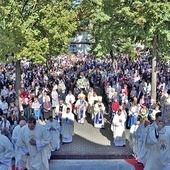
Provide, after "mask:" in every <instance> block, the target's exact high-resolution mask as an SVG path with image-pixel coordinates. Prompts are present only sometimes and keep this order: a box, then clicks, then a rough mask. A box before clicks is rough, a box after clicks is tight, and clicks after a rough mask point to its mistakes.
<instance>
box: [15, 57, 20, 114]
mask: <svg viewBox="0 0 170 170" xmlns="http://www.w3.org/2000/svg"><path fill="white" fill-rule="evenodd" d="M15 71H16V72H15V74H16V84H15V90H16V106H17V107H18V109H19V111H21V100H20V90H21V65H20V60H17V61H16V70H15Z"/></svg>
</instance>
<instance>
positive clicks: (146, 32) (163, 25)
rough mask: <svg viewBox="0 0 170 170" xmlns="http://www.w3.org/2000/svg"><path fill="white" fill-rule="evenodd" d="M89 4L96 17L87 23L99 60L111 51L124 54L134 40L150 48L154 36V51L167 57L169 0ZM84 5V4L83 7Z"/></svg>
mask: <svg viewBox="0 0 170 170" xmlns="http://www.w3.org/2000/svg"><path fill="white" fill-rule="evenodd" d="M90 2H91V4H93V6H92V5H91V8H90V11H93V16H95V17H89V18H88V19H89V21H88V22H91V23H92V25H93V26H92V29H91V33H92V35H93V37H94V39H95V43H94V46H93V50H94V51H93V52H95V53H96V54H99V53H100V54H99V56H100V55H104V54H106V53H108V52H109V51H110V50H118V51H121V50H122V51H123V50H125V51H126V50H127V47H128V48H129V49H132V46H130V43H131V44H134V43H135V42H136V41H137V40H142V41H143V42H144V44H145V45H147V46H148V47H150V48H152V42H153V39H154V37H155V36H156V37H157V40H158V41H157V50H158V51H159V52H160V53H162V54H164V56H166V57H168V58H169V57H170V50H169V47H168V46H169V44H170V24H169V20H170V2H169V1H168V0H156V1H155V0H154V1H152V0H109V1H108V0H103V1H100V0H99V1H97V0H96V1H95V0H91V1H89V2H88V3H90ZM92 2H93V3H92ZM94 2H96V4H97V5H96V4H94ZM97 2H98V3H97ZM99 2H100V3H99ZM86 3H87V2H86V1H83V2H82V6H83V4H86ZM86 6H87V5H86ZM98 10H100V12H98ZM91 13H92V12H91ZM91 13H90V14H91ZM91 16H92V15H91ZM127 43H128V44H127ZM120 46H121V47H123V46H124V49H120Z"/></svg>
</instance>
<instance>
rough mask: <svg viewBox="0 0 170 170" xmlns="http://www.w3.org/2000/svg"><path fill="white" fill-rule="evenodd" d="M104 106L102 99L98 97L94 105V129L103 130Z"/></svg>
mask: <svg viewBox="0 0 170 170" xmlns="http://www.w3.org/2000/svg"><path fill="white" fill-rule="evenodd" d="M104 113H105V106H104V104H103V103H102V97H101V96H98V102H97V103H96V104H95V105H94V115H95V117H94V127H96V128H104Z"/></svg>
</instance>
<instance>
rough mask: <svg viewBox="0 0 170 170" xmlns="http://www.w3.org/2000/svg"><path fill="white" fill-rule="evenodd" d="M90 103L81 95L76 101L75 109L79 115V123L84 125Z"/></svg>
mask: <svg viewBox="0 0 170 170" xmlns="http://www.w3.org/2000/svg"><path fill="white" fill-rule="evenodd" d="M87 106H88V103H87V102H86V101H85V99H84V96H83V95H80V97H79V99H78V100H77V101H76V104H75V109H76V114H77V119H78V123H81V124H83V123H84V119H85V117H86V110H87Z"/></svg>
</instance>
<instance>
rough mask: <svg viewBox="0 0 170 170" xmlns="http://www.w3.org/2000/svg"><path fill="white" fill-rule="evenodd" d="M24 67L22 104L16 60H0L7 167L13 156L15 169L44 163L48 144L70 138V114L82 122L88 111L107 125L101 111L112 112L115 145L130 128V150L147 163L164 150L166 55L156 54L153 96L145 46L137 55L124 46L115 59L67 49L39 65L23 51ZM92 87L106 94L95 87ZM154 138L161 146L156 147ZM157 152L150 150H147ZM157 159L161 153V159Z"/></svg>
mask: <svg viewBox="0 0 170 170" xmlns="http://www.w3.org/2000/svg"><path fill="white" fill-rule="evenodd" d="M21 68H22V74H21V82H20V83H21V91H20V96H19V97H20V103H21V106H20V107H21V110H19V108H17V107H16V105H15V100H16V98H17V96H16V92H15V84H16V79H15V72H14V70H15V64H14V63H10V64H6V65H4V64H1V67H0V117H1V120H0V131H1V135H0V141H2V142H0V151H2V152H1V153H0V169H2V170H3V168H4V169H5V168H6V169H7V168H10V167H11V159H12V158H13V157H15V166H16V169H18V170H23V169H26V168H27V169H29V170H34V169H35V170H36V169H42V170H46V169H47V170H48V169H49V163H48V159H50V156H51V152H53V151H56V150H58V149H59V148H60V143H62V144H64V143H70V142H72V140H73V135H74V121H75V119H76V120H77V122H78V123H80V124H84V123H85V118H86V116H89V117H90V118H91V121H92V122H93V124H94V127H95V128H105V123H106V122H105V117H106V116H107V117H109V122H110V124H111V130H112V131H113V144H114V145H115V146H126V143H127V141H126V136H125V132H126V131H127V130H128V129H129V130H130V146H131V147H132V150H133V153H134V156H135V158H136V159H137V160H138V162H139V163H142V164H143V165H145V169H146V170H150V168H151V167H149V164H151V162H154V161H157V158H158V156H160V154H162V153H161V151H164V152H165V151H167V149H168V147H167V145H168V144H167V143H166V142H165V141H163V137H161V134H164V133H163V132H164V129H165V127H167V126H165V125H166V124H167V123H168V122H169V117H170V116H169V117H167V116H166V115H167V114H168V113H169V111H168V110H167V108H168V104H170V101H169V98H170V95H168V94H170V72H169V68H168V65H167V64H166V63H164V62H162V61H160V62H158V64H157V72H158V78H157V94H158V95H157V100H156V101H155V100H153V99H151V69H152V68H151V61H150V55H149V51H146V52H145V53H139V54H138V59H136V60H131V59H130V58H129V57H128V55H125V54H121V55H120V56H119V58H117V59H116V58H115V59H111V58H107V59H95V57H94V56H85V57H82V56H81V55H80V56H75V55H67V54H64V55H62V56H58V57H57V59H56V60H54V61H48V62H47V64H46V65H43V66H40V65H38V64H34V63H33V62H31V61H29V62H28V61H27V60H26V59H23V60H22V62H21ZM96 87H99V88H100V89H101V90H102V91H103V94H104V95H102V96H101V95H99V94H98V93H97V91H95V89H96ZM168 102H169V103H168ZM165 106H166V107H165ZM162 113H163V119H164V122H163V121H162V119H161V117H162ZM165 113H166V114H165ZM165 119H166V120H165ZM162 131H163V132H162ZM152 132H154V134H155V136H154V137H155V138H156V139H155V141H154V142H155V143H152V140H151V139H154V138H152V137H153V136H152V135H153V134H152ZM166 134H167V136H166V137H167V139H168V135H169V134H168V133H166ZM162 136H163V135H162ZM158 139H161V140H160V141H159V140H158ZM168 140H169V139H168ZM160 142H162V143H160ZM146 145H147V146H146ZM153 145H154V147H155V148H156V147H160V151H159V150H158V149H157V150H156V151H157V152H156V151H153V150H154V149H153ZM154 152H155V158H153V156H149V155H150V154H151V155H152V154H154ZM157 155H158V156H157ZM151 158H152V159H151ZM162 164H163V163H162V162H161V160H160V161H159V167H161V166H162ZM164 166H165V167H167V166H166V165H164ZM155 170H156V169H155Z"/></svg>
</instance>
